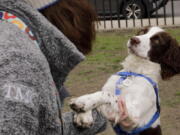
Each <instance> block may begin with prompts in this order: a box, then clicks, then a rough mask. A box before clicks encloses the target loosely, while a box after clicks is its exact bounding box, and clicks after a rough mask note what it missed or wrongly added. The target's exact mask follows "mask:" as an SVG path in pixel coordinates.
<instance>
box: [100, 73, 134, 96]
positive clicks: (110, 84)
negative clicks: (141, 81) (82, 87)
mask: <svg viewBox="0 0 180 135" xmlns="http://www.w3.org/2000/svg"><path fill="white" fill-rule="evenodd" d="M120 78H121V77H120V76H118V75H112V76H111V77H110V78H109V79H108V80H107V82H106V83H105V85H104V86H103V88H102V90H103V91H106V92H110V93H114V94H115V90H116V89H119V90H121V92H122V93H126V92H127V88H128V87H131V86H132V85H133V84H134V83H135V82H136V81H137V78H136V77H133V76H131V77H127V78H126V79H124V80H122V81H120V82H119V83H117V82H118V81H119V80H120Z"/></svg>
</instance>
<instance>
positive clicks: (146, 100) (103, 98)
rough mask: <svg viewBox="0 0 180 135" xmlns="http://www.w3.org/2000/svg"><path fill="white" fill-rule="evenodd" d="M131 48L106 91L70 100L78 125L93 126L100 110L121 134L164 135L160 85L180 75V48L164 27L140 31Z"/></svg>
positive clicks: (103, 89)
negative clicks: (161, 82)
mask: <svg viewBox="0 0 180 135" xmlns="http://www.w3.org/2000/svg"><path fill="white" fill-rule="evenodd" d="M127 47H128V52H129V53H128V56H127V57H126V58H125V60H124V61H123V62H122V63H121V64H122V66H123V69H122V70H121V71H119V72H117V73H115V74H113V75H112V76H111V77H110V78H109V79H108V80H107V82H106V83H105V85H104V86H103V87H102V91H98V92H95V93H92V94H87V95H84V96H81V97H78V98H73V99H72V100H71V101H70V107H71V108H72V109H73V110H74V111H75V112H76V114H75V116H74V122H75V123H76V124H77V125H78V126H80V127H84V128H85V127H90V126H91V125H92V123H93V117H92V110H93V109H95V108H97V110H98V111H99V112H100V113H101V114H103V115H104V116H105V117H106V118H107V119H109V120H110V122H111V123H112V125H113V127H114V130H115V131H116V132H117V133H118V134H123V133H125V134H128V135H131V134H140V135H161V134H162V133H161V127H160V116H159V115H160V105H159V94H158V86H157V84H158V82H159V80H161V79H162V80H167V79H169V78H170V77H172V76H174V75H176V74H178V73H180V47H179V46H178V43H177V41H176V40H175V39H173V38H172V37H171V36H170V35H169V34H168V33H167V32H165V31H164V30H163V29H162V28H160V27H146V28H144V29H142V30H140V31H139V32H138V34H137V35H136V36H134V37H132V38H130V39H129V41H128V43H127ZM110 117H111V118H110ZM112 117H113V118H112Z"/></svg>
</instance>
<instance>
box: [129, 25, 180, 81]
mask: <svg viewBox="0 0 180 135" xmlns="http://www.w3.org/2000/svg"><path fill="white" fill-rule="evenodd" d="M127 46H128V49H129V53H133V54H135V55H136V56H139V57H141V58H144V59H148V60H150V61H152V62H156V63H159V64H160V65H161V70H162V71H161V75H162V78H163V79H167V78H169V77H171V76H174V75H175V74H178V73H180V47H179V45H178V43H177V41H176V40H175V39H174V38H172V37H171V36H170V35H169V34H168V33H167V32H165V31H164V30H163V29H161V28H159V27H150V28H145V29H142V30H141V31H139V32H138V34H137V35H136V36H134V37H132V38H131V39H130V40H129V41H128V44H127Z"/></svg>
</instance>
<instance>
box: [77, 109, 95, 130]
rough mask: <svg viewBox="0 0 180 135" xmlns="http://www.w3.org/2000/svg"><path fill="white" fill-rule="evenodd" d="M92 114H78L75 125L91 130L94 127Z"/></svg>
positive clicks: (89, 112)
mask: <svg viewBox="0 0 180 135" xmlns="http://www.w3.org/2000/svg"><path fill="white" fill-rule="evenodd" d="M93 122H94V121H93V117H92V112H91V111H88V112H85V113H76V114H75V115H74V124H75V125H76V126H77V127H80V128H90V127H91V126H92V125H93Z"/></svg>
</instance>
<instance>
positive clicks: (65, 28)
mask: <svg viewBox="0 0 180 135" xmlns="http://www.w3.org/2000/svg"><path fill="white" fill-rule="evenodd" d="M40 12H41V13H42V14H43V15H44V16H45V17H46V18H47V19H48V20H49V21H50V22H51V23H52V24H53V25H55V26H56V27H57V28H58V29H59V30H60V31H62V33H64V35H66V36H67V37H68V38H69V40H71V41H72V42H73V43H74V44H75V45H76V47H77V48H78V49H79V51H81V52H82V53H84V54H87V53H89V52H90V51H91V49H92V42H93V40H94V39H95V24H94V23H95V21H96V20H97V16H96V12H95V10H94V9H93V7H92V6H91V5H90V3H89V2H88V1H87V0H60V1H59V2H57V3H56V4H54V5H52V6H50V7H48V8H46V9H43V10H41V11H40Z"/></svg>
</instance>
